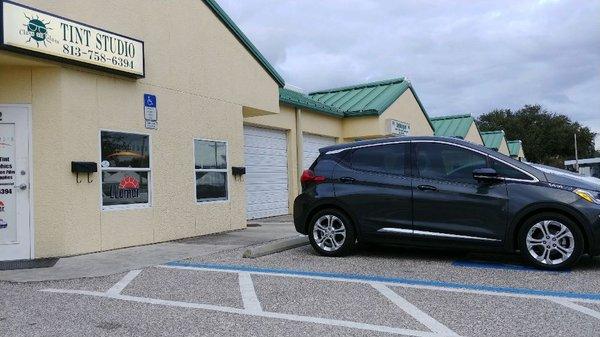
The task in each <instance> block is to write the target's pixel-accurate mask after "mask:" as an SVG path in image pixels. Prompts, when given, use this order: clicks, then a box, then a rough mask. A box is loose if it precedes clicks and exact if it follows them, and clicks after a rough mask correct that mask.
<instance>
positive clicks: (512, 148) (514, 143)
mask: <svg viewBox="0 0 600 337" xmlns="http://www.w3.org/2000/svg"><path fill="white" fill-rule="evenodd" d="M506 144H508V153H510V155H511V156H519V152H521V146H522V142H521V140H509V141H507V142H506Z"/></svg>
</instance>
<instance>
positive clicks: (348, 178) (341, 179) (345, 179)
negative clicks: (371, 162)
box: [340, 177, 356, 183]
mask: <svg viewBox="0 0 600 337" xmlns="http://www.w3.org/2000/svg"><path fill="white" fill-rule="evenodd" d="M355 181H356V179H354V178H352V177H341V178H340V182H343V183H353V182H355Z"/></svg>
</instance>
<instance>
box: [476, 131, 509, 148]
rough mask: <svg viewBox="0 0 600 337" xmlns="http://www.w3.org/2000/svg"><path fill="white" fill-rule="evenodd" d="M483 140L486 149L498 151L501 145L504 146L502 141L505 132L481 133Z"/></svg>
mask: <svg viewBox="0 0 600 337" xmlns="http://www.w3.org/2000/svg"><path fill="white" fill-rule="evenodd" d="M481 138H482V139H483V144H485V147H487V148H490V149H494V150H498V149H499V148H500V144H502V139H504V131H503V130H498V131H487V132H481Z"/></svg>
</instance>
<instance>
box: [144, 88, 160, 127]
mask: <svg viewBox="0 0 600 337" xmlns="http://www.w3.org/2000/svg"><path fill="white" fill-rule="evenodd" d="M156 103H157V102H156V96H155V95H150V94H144V121H145V125H146V129H156V128H157V127H158V108H157V107H156Z"/></svg>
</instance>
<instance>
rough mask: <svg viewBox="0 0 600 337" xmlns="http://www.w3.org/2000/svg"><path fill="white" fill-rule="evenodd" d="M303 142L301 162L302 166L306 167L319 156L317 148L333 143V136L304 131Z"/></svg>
mask: <svg viewBox="0 0 600 337" xmlns="http://www.w3.org/2000/svg"><path fill="white" fill-rule="evenodd" d="M303 137H304V142H303V144H302V147H303V158H304V160H303V162H302V167H303V168H304V169H307V168H309V167H310V165H312V163H313V162H314V161H315V159H317V157H318V156H319V149H320V148H322V147H325V146H330V145H335V143H336V142H335V138H333V137H325V136H318V135H313V134H310V133H305V134H304V135H303Z"/></svg>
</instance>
